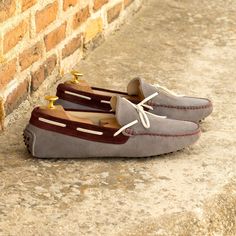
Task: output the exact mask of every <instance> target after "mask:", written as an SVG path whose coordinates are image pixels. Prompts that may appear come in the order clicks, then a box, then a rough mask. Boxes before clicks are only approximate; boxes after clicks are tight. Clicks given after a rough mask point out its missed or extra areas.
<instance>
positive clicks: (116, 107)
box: [111, 96, 139, 126]
mask: <svg viewBox="0 0 236 236" xmlns="http://www.w3.org/2000/svg"><path fill="white" fill-rule="evenodd" d="M111 107H112V110H113V111H115V116H116V120H117V122H118V123H119V124H120V125H121V126H124V125H126V124H128V123H130V122H132V121H134V120H139V117H138V113H137V111H136V109H135V107H133V106H132V104H131V103H130V102H129V101H127V100H126V99H124V98H121V97H120V96H117V97H112V98H111Z"/></svg>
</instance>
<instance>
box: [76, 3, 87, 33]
mask: <svg viewBox="0 0 236 236" xmlns="http://www.w3.org/2000/svg"><path fill="white" fill-rule="evenodd" d="M89 16H90V13H89V6H87V7H85V8H83V9H81V10H80V11H79V12H77V13H76V14H75V15H74V18H73V27H74V29H76V28H77V27H79V26H80V25H81V24H82V23H83V22H85V21H86V20H87V19H88V18H89Z"/></svg>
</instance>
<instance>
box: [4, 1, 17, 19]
mask: <svg viewBox="0 0 236 236" xmlns="http://www.w3.org/2000/svg"><path fill="white" fill-rule="evenodd" d="M15 10H16V2H15V1H14V0H8V1H1V2H0V23H1V22H3V21H5V20H7V19H8V18H9V17H11V16H12V15H13V14H14V12H15Z"/></svg>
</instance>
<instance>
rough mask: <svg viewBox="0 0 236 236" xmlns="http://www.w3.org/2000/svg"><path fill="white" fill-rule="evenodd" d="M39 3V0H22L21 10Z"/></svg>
mask: <svg viewBox="0 0 236 236" xmlns="http://www.w3.org/2000/svg"><path fill="white" fill-rule="evenodd" d="M36 3H37V0H22V3H21V4H22V7H21V10H22V11H25V10H27V9H28V8H30V7H32V6H33V5H35V4H36Z"/></svg>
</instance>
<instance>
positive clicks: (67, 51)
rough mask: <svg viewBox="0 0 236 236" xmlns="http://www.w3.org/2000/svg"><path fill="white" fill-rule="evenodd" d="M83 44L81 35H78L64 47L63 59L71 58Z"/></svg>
mask: <svg viewBox="0 0 236 236" xmlns="http://www.w3.org/2000/svg"><path fill="white" fill-rule="evenodd" d="M81 44H82V42H81V34H78V35H77V36H76V37H74V38H73V39H72V40H70V41H69V42H68V43H67V44H66V45H65V46H64V48H63V49H62V58H63V59H64V58H66V57H68V56H70V55H71V54H72V53H74V52H75V51H76V50H77V49H79V48H80V47H81Z"/></svg>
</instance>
